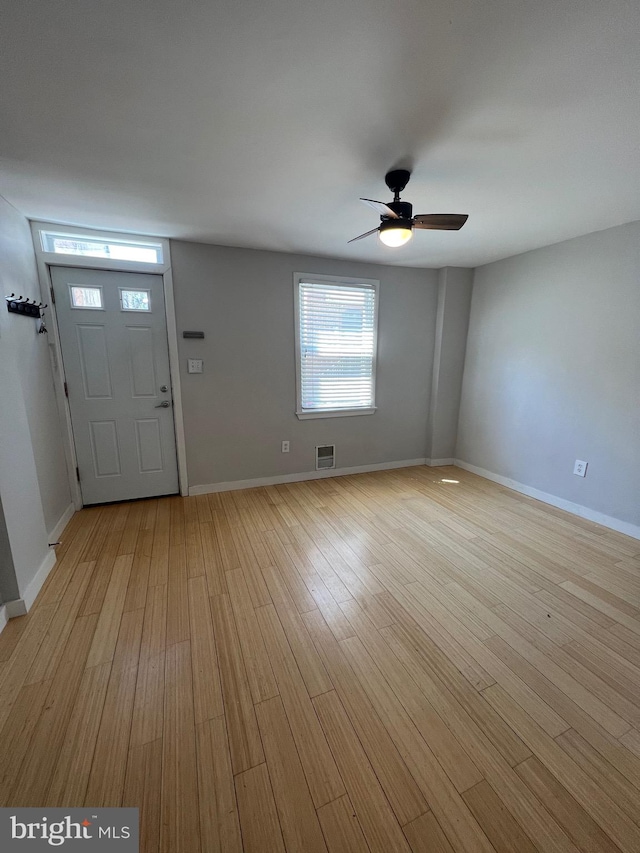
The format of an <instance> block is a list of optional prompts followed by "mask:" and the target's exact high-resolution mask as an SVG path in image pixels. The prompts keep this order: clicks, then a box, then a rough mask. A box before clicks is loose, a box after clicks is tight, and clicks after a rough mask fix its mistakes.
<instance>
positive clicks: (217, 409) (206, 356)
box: [171, 241, 437, 486]
mask: <svg viewBox="0 0 640 853" xmlns="http://www.w3.org/2000/svg"><path fill="white" fill-rule="evenodd" d="M171 257H172V268H173V278H174V288H175V301H176V314H177V322H178V335H179V340H180V370H181V382H182V394H183V405H184V418H185V433H186V446H187V461H188V469H189V485H190V486H196V485H206V484H212V483H220V482H227V481H233V480H244V479H254V478H259V477H270V476H280V475H284V474H293V473H303V472H308V471H312V470H313V469H314V467H315V459H314V448H315V445H317V444H335V445H336V465H337V466H338V467H340V468H342V467H350V466H357V465H371V464H380V463H385V462H395V461H401V460H405V459H418V458H424V456H425V437H426V425H427V418H428V411H429V395H430V384H431V373H432V366H433V347H434V335H435V319H436V305H437V272H436V271H435V270H425V269H421V270H417V269H406V268H405V269H403V268H399V267H385V266H379V265H375V264H361V263H349V262H345V261H334V260H330V259H327V258H314V257H308V256H303V255H289V254H283V253H278V252H265V251H256V250H250V249H234V248H225V247H218V246H209V245H202V244H197V243H186V242H180V241H172V243H171ZM294 272H308V273H316V274H320V275H344V276H350V277H356V276H362V277H365V278H374V279H378V280H379V281H380V303H379V338H378V372H377V394H376V404H377V406H378V410H377V411H376V412H375V414H373V415H362V416H357V417H342V418H323V419H318V420H305V421H300V420H298V418H297V417H296V415H295V404H296V398H295V360H294V318H293V273H294ZM184 329H195V330H203V331H204V332H205V335H206V338H205V340H204V341H185V340H183V339H182V337H181V335H182V331H183V330H184ZM188 357H192V358H202V359H203V360H204V373H203V374H202V375H188V374H187V372H186V360H187V358H188ZM283 439H286V440H289V441H290V442H291V452H290V453H289V454H283V453H281V452H280V442H281V441H282V440H283Z"/></svg>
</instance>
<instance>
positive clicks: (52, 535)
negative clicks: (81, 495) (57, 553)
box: [49, 504, 76, 542]
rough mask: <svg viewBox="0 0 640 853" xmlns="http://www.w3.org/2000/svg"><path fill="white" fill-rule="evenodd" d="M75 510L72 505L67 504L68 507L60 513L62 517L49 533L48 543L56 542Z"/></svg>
mask: <svg viewBox="0 0 640 853" xmlns="http://www.w3.org/2000/svg"><path fill="white" fill-rule="evenodd" d="M75 511H76V508H75V506H74V505H73V504H69V506H68V507H67V508H66V509H65V511H64V512H63V513H62V516H61V518H60V520H59V521H58V523H57V524H56V526H55V527H54V528H53V530H51V531H49V542H58V541H59V540H60V537H61V536H62V534H63V533H64V529H65V527H66V526H67V524H69V522H70V521H71V519H72V518H73V516H74V514H75Z"/></svg>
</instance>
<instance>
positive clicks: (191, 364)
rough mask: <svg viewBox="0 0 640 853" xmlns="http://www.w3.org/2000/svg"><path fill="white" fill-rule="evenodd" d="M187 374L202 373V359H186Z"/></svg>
mask: <svg viewBox="0 0 640 853" xmlns="http://www.w3.org/2000/svg"><path fill="white" fill-rule="evenodd" d="M187 372H188V373H202V359H201V358H189V359H187Z"/></svg>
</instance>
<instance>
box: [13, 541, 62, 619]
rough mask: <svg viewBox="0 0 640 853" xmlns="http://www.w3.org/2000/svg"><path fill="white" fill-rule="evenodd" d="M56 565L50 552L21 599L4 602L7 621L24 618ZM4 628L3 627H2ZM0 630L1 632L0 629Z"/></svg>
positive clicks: (53, 552) (52, 551) (54, 554)
mask: <svg viewBox="0 0 640 853" xmlns="http://www.w3.org/2000/svg"><path fill="white" fill-rule="evenodd" d="M55 564H56V552H55V551H54V550H51V551H49V552H48V553H47V556H46V557H45V558H44V560H43V561H42V562H41V563H40V568H39V569H38V571H37V572H36V574H35V577H34V578H33V580H32V581H31V583H30V584H29V586H28V587H27V588H26V590H25V591H24V595H23V596H22V598H16V599H15V600H14V601H6V602H5V603H4V605H3V607H2V610H4V611H5V614H6V617H7V619H13V618H14V616H24V615H25V613H28V612H29V610H31V607H32V606H33V602H34V601H35V600H36V598H37V597H38V593H39V592H40V590H41V589H42V587H43V585H44V582H45V581H46V579H47V578H48V577H49V574H50V572H51V569H52V568H53V567H54V566H55ZM3 627H4V626H3ZM0 630H2V629H1V628H0Z"/></svg>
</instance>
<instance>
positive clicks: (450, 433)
mask: <svg viewBox="0 0 640 853" xmlns="http://www.w3.org/2000/svg"><path fill="white" fill-rule="evenodd" d="M472 284H473V270H470V269H463V268H461V267H444V269H441V270H439V272H438V312H437V318H436V340H435V351H434V359H433V378H432V381H431V406H430V410H429V428H428V440H427V457H428V458H429V459H431V460H432V461H433V462H434V463H436V462H438V461H443V460H449V459H452V458H453V456H454V453H455V448H456V437H457V428H458V415H459V412H460V391H461V388H462V376H463V372H464V357H465V348H466V343H467V331H468V328H469V312H470V309H471V292H472Z"/></svg>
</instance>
